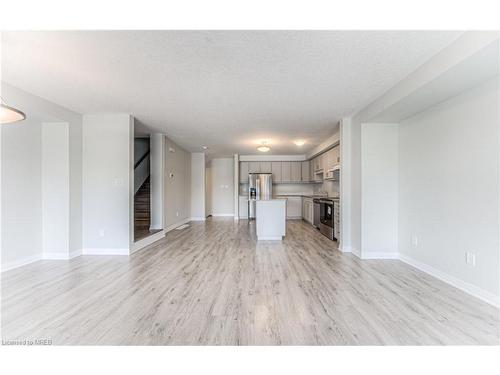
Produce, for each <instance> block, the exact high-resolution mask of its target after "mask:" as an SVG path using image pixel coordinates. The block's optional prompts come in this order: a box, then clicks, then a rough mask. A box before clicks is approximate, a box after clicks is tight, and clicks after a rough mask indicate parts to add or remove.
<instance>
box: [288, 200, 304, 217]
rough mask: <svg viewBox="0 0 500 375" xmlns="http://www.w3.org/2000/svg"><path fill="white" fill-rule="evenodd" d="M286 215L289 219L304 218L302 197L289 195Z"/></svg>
mask: <svg viewBox="0 0 500 375" xmlns="http://www.w3.org/2000/svg"><path fill="white" fill-rule="evenodd" d="M286 217H287V219H301V218H302V197H293V196H290V197H287V202H286Z"/></svg>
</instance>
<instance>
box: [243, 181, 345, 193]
mask: <svg viewBox="0 0 500 375" xmlns="http://www.w3.org/2000/svg"><path fill="white" fill-rule="evenodd" d="M324 192H326V193H327V194H328V195H329V196H332V195H338V194H339V182H338V181H324V182H323V183H322V184H275V185H273V195H286V194H303V195H313V194H323V193H324ZM240 195H248V184H240Z"/></svg>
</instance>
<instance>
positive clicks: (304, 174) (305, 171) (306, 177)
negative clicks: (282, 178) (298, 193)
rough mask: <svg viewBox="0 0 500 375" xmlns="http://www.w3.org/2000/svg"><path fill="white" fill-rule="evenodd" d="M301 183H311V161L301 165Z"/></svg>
mask: <svg viewBox="0 0 500 375" xmlns="http://www.w3.org/2000/svg"><path fill="white" fill-rule="evenodd" d="M301 164H302V165H301V171H300V172H301V181H302V182H309V181H311V168H310V166H311V163H310V162H309V161H303V162H302V163H301Z"/></svg>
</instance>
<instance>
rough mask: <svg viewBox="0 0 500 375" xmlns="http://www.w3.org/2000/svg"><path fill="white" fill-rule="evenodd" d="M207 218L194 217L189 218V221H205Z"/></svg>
mask: <svg viewBox="0 0 500 375" xmlns="http://www.w3.org/2000/svg"><path fill="white" fill-rule="evenodd" d="M206 219H207V218H206V217H196V216H193V217H191V218H190V221H205V220H206Z"/></svg>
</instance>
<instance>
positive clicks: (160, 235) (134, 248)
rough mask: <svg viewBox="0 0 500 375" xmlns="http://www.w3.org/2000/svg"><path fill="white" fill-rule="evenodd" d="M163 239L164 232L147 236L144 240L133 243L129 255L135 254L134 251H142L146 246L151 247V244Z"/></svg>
mask: <svg viewBox="0 0 500 375" xmlns="http://www.w3.org/2000/svg"><path fill="white" fill-rule="evenodd" d="M163 237H165V231H164V230H162V231H161V232H158V233H155V234H152V235H151V236H148V237H146V238H143V239H142V240H139V241H137V242H134V244H133V245H132V251H131V252H130V254H132V253H135V252H136V251H138V250H140V249H143V248H145V247H146V246H149V245H151V244H152V243H153V242H156V241H159V240H161V239H162V238H163Z"/></svg>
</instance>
